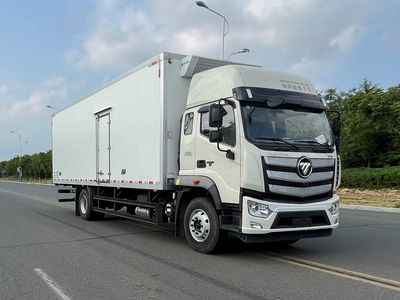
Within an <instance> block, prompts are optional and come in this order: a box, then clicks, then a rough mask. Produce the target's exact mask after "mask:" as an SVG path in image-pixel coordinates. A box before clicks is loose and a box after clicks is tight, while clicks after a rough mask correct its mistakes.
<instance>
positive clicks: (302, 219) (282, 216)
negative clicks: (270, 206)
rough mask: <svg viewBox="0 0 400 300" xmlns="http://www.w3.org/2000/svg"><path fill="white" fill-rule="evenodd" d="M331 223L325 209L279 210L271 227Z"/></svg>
mask: <svg viewBox="0 0 400 300" xmlns="http://www.w3.org/2000/svg"><path fill="white" fill-rule="evenodd" d="M325 225H330V222H329V218H328V216H327V215H326V212H325V211H297V212H296V211H292V212H279V213H278V214H277V216H276V218H275V220H274V222H273V224H272V226H271V229H275V228H276V229H278V228H279V229H280V228H299V227H314V226H325Z"/></svg>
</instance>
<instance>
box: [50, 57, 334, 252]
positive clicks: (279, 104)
mask: <svg viewBox="0 0 400 300" xmlns="http://www.w3.org/2000/svg"><path fill="white" fill-rule="evenodd" d="M327 110H328V107H327V104H326V103H325V102H324V100H323V99H321V97H320V96H319V95H318V93H317V92H316V90H315V89H314V87H313V85H312V84H311V82H310V81H308V80H306V79H304V78H302V77H299V76H296V75H293V74H289V73H283V72H277V71H271V70H267V69H264V68H262V67H259V66H254V65H244V64H238V63H233V62H227V61H221V60H215V59H208V58H202V57H197V56H186V55H180V54H174V53H166V52H163V53H161V54H160V55H157V56H156V57H153V58H152V59H150V60H148V61H147V62H145V63H143V64H141V65H140V66H138V67H136V68H134V69H133V70H131V71H129V72H127V73H126V74H124V75H123V76H121V77H120V78H118V79H116V80H114V81H113V82H111V83H109V84H106V85H105V86H104V87H102V88H100V89H99V90H97V91H95V92H93V93H92V94H90V95H88V96H87V97H85V98H83V99H81V100H79V101H77V102H76V103H74V104H72V105H70V106H68V107H66V108H65V109H63V110H61V111H58V112H57V113H55V114H54V115H53V116H52V144H53V182H54V184H56V185H58V186H60V189H59V192H61V193H65V192H72V193H74V194H72V195H71V197H69V198H66V199H60V201H74V202H75V211H76V215H80V216H81V217H82V218H83V219H85V220H93V219H99V218H102V217H103V216H104V215H116V216H121V217H125V218H129V219H133V220H137V221H141V222H146V223H152V224H157V225H163V224H167V223H172V224H174V227H175V232H176V235H177V236H185V237H186V239H187V241H188V243H189V245H190V246H191V247H192V248H193V249H194V250H196V251H199V252H203V253H210V252H212V251H214V250H215V249H217V246H218V245H220V243H221V241H222V240H223V238H222V237H226V235H233V236H236V237H238V238H239V239H241V240H242V241H244V242H266V241H282V242H285V243H293V242H296V241H297V240H299V239H302V238H310V237H321V236H328V235H331V233H332V229H334V228H336V227H338V224H339V196H338V195H336V194H335V191H336V189H337V188H338V186H339V184H340V158H339V156H338V153H337V151H338V149H337V147H338V136H339V132H340V123H339V121H338V118H334V120H333V125H330V123H329V121H328V117H327ZM331 123H332V122H331ZM227 233H229V234H227Z"/></svg>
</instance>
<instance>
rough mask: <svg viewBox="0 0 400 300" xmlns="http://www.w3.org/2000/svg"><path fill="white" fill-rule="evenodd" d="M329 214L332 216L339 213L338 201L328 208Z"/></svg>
mask: <svg viewBox="0 0 400 300" xmlns="http://www.w3.org/2000/svg"><path fill="white" fill-rule="evenodd" d="M329 212H330V213H331V214H332V215H336V214H337V213H339V201H336V202H333V203H332V205H331V207H330V208H329Z"/></svg>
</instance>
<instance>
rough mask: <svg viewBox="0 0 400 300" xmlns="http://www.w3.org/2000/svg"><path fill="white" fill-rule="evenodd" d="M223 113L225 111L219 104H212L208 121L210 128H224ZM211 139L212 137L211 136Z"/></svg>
mask: <svg viewBox="0 0 400 300" xmlns="http://www.w3.org/2000/svg"><path fill="white" fill-rule="evenodd" d="M223 111H224V109H223V108H222V106H221V105H219V104H211V105H210V112H209V119H208V124H209V126H210V127H221V126H222V117H223ZM210 137H211V135H210Z"/></svg>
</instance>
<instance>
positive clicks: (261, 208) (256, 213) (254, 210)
mask: <svg viewBox="0 0 400 300" xmlns="http://www.w3.org/2000/svg"><path fill="white" fill-rule="evenodd" d="M247 207H248V209H249V214H250V215H251V216H253V217H258V218H266V217H268V216H269V214H270V213H271V211H270V210H269V208H268V205H266V204H261V203H258V202H254V201H250V200H247Z"/></svg>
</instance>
